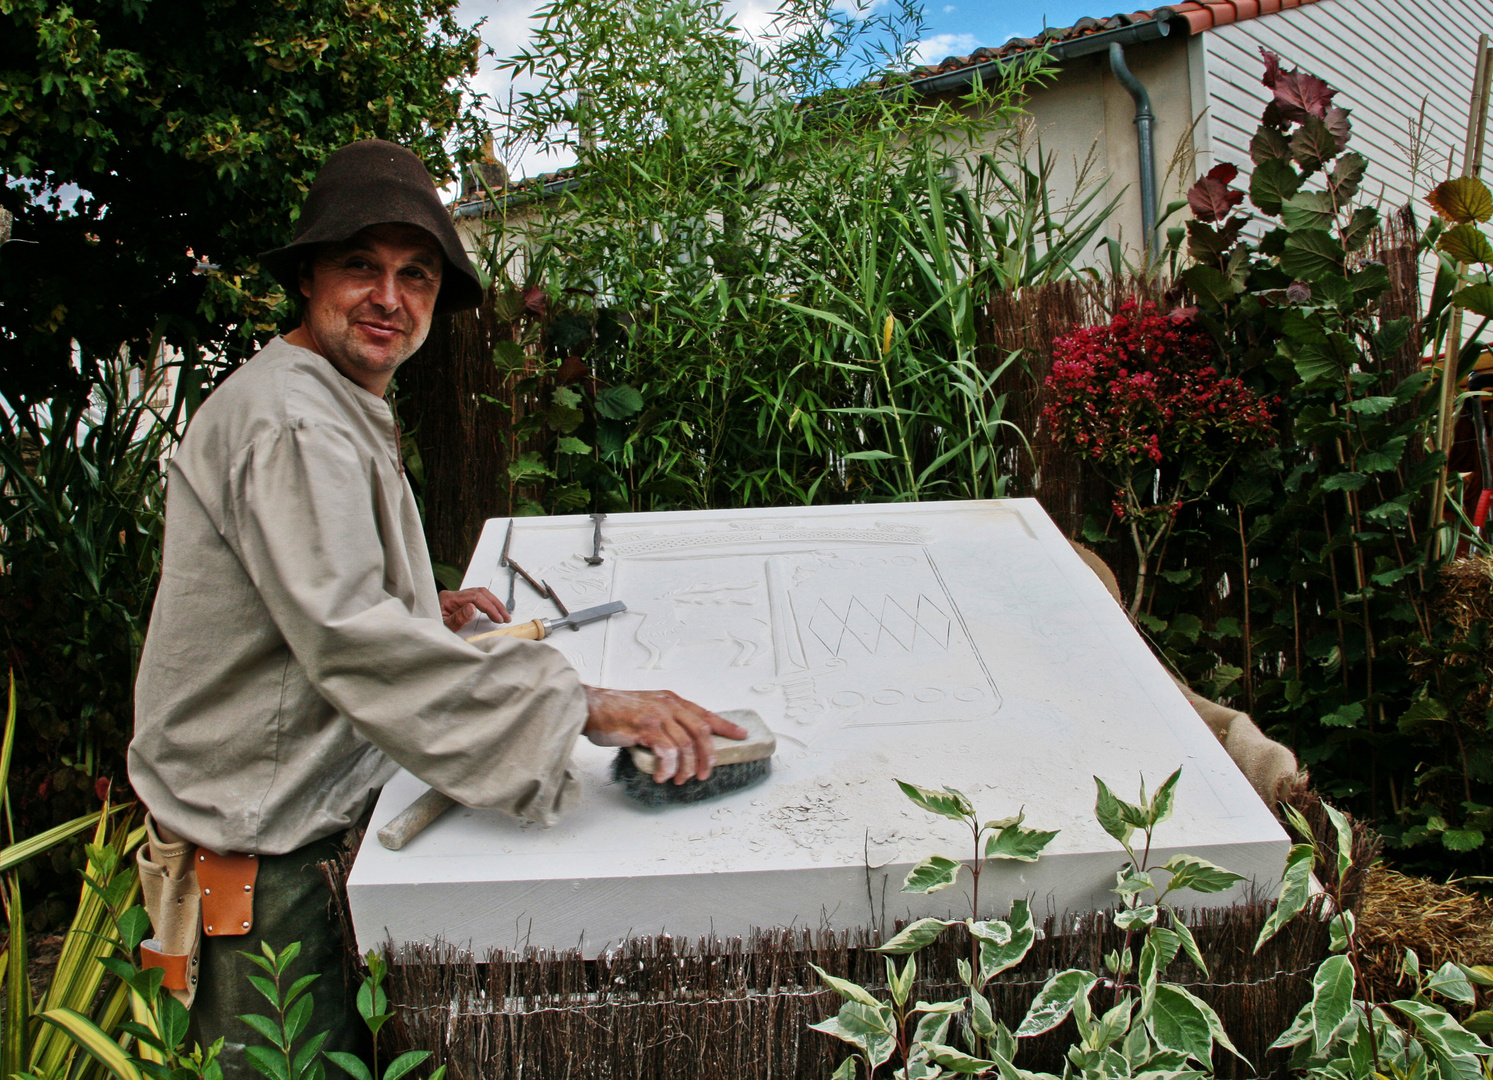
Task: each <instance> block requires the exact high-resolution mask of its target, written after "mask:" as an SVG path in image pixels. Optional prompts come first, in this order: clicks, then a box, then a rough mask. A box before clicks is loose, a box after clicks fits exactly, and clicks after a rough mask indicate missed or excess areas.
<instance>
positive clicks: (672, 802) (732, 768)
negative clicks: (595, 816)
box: [612, 747, 772, 806]
mask: <svg viewBox="0 0 1493 1080" xmlns="http://www.w3.org/2000/svg"><path fill="white" fill-rule="evenodd" d="M771 771H772V759H771V758H762V759H760V760H758V761H739V762H737V763H736V764H734V765H717V766H716V767H715V769H714V771H712V772H711V774H710V779H709V780H686V781H685V782H684V783H682V784H676V783H674V781H672V780H666V781H664V782H663V783H662V784H659V783H655V782H654V779H653V777H651V776H649V775H648V774H647V773H645V772H643V771H642V770H641V769H639V768H638V767H637V765H635V764H633V760H632V751H630V750H628V749H626V748H625V747H624V748H623V749H621V750H619V751H618V752H617V756H616V757H615V758H613V759H612V779H613V780H615V781H616V782H617V783H618V784H620V785H621V787H622V792H623V794H625V795H626V796H627V797H628V798H629V799H632V800H633V801H634V802H640V803H642V804H643V805H644V806H677V805H678V804H680V803H693V802H700V801H701V800H703V799H713V798H715V797H716V796H717V795H725V794H727V793H729V792H732V791H740V790H741V789H742V788H744V787H750V786H751V785H752V784H755V783H757V781H759V780H761V779H762V778H763V777H765V776H766V775H767V774H768V773H769V772H771Z"/></svg>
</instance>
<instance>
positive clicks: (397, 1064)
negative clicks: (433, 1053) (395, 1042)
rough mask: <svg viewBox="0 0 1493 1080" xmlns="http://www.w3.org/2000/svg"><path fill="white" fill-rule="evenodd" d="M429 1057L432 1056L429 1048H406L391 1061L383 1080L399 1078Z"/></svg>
mask: <svg viewBox="0 0 1493 1080" xmlns="http://www.w3.org/2000/svg"><path fill="white" fill-rule="evenodd" d="M428 1057H430V1051H429V1050H406V1051H405V1052H404V1053H402V1054H400V1055H399V1056H398V1057H397V1058H395V1059H394V1060H393V1061H391V1062H389V1067H388V1068H387V1069H385V1070H384V1077H383V1080H399V1078H400V1077H401V1076H404V1075H405V1074H406V1073H408V1072H409V1071H410V1070H411V1069H414V1068H416V1067H417V1066H419V1065H420V1064H421V1063H422V1062H423V1061H424V1060H425V1059H426V1058H428Z"/></svg>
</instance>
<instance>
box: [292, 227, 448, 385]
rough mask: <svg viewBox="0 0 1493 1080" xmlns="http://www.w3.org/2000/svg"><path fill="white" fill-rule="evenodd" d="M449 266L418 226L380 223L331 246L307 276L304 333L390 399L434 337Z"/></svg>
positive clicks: (338, 363) (340, 366) (313, 345)
mask: <svg viewBox="0 0 1493 1080" xmlns="http://www.w3.org/2000/svg"><path fill="white" fill-rule="evenodd" d="M444 265H445V264H444V261H443V259H442V257H441V249H440V248H439V246H437V244H436V242H435V240H434V239H433V238H432V237H431V236H430V234H429V233H427V232H426V231H425V230H424V229H419V228H416V227H415V226H413V225H373V226H370V227H369V228H366V229H364V230H363V231H362V232H360V233H358V234H357V235H355V236H354V237H353V238H352V239H351V240H347V241H345V242H344V243H340V244H325V245H323V246H322V247H321V249H320V250H319V251H318V252H317V253H316V256H315V257H314V259H313V260H312V264H311V269H310V273H309V274H307V273H304V272H303V273H302V275H301V292H302V294H303V295H304V296H305V297H306V311H305V316H304V318H303V319H302V322H301V330H302V331H304V332H305V334H306V335H307V336H308V337H309V338H310V343H309V344H310V346H311V348H312V349H313V350H314V351H315V352H318V353H320V354H321V355H322V356H325V357H326V358H327V359H328V360H330V361H331V362H332V366H333V367H335V368H336V369H337V370H338V371H340V372H341V373H342V374H343V375H345V376H347V378H349V379H351V380H352V381H353V382H355V383H357V384H358V385H359V386H361V387H363V389H365V390H368V391H371V392H372V393H375V394H382V393H383V392H384V390H385V389H387V388H388V385H389V379H390V378H391V377H392V376H393V374H394V370H395V369H396V368H397V367H399V365H400V364H402V363H404V362H405V361H406V360H408V359H409V357H410V354H411V353H413V352H414V351H415V350H416V349H418V348H419V347H420V345H421V344H422V343H423V342H424V341H425V335H426V334H427V333H429V332H430V317H431V314H432V312H433V311H434V309H435V300H436V295H437V294H438V293H439V292H440V291H441V271H442V269H443V267H444Z"/></svg>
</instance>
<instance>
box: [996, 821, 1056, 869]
mask: <svg viewBox="0 0 1493 1080" xmlns="http://www.w3.org/2000/svg"><path fill="white" fill-rule="evenodd" d="M1057 834H1058V831H1057V830H1056V829H1055V830H1053V831H1052V832H1045V831H1043V830H1041V829H1024V828H1022V827H1021V826H1020V825H1007V826H1006V827H1005V828H1004V829H1002V830H1001V831H1000V832H999V833H997V834H996V835H994V836H992V837H990V838H989V839H988V840H987V841H986V843H985V857H986V858H987V859H1015V860H1017V861H1018V862H1036V861H1037V859H1038V857H1039V856H1040V855H1041V854H1042V849H1043V848H1045V847H1046V846H1047V845H1048V844H1050V843H1051V842H1052V838H1053V837H1054V836H1056V835H1057Z"/></svg>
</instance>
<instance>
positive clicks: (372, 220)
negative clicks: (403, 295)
mask: <svg viewBox="0 0 1493 1080" xmlns="http://www.w3.org/2000/svg"><path fill="white" fill-rule="evenodd" d="M390 224H400V225H414V226H416V227H417V228H421V229H424V230H425V231H426V232H428V233H429V234H430V235H431V237H432V238H434V240H435V241H436V243H438V244H439V245H440V247H441V251H442V252H443V253H444V254H445V256H446V271H445V273H444V274H443V275H442V277H441V291H440V293H439V294H438V295H437V296H436V301H435V310H436V312H437V313H438V314H439V313H441V312H447V311H462V310H464V309H466V308H474V307H476V306H478V305H479V304H481V303H482V285H481V283H480V282H479V281H478V280H477V271H476V270H474V269H473V268H472V263H471V260H470V259H468V258H467V253H466V251H465V249H463V248H462V246H461V240H460V238H459V237H457V235H456V227H455V226H454V225H452V224H451V215H450V214H448V213H447V212H446V208H445V207H444V206H442V205H441V198H440V196H439V195H438V194H436V190H435V183H434V182H433V181H432V180H431V179H430V173H429V172H427V171H426V169H425V165H424V163H423V162H422V161H421V160H420V159H419V158H418V157H416V156H415V155H414V153H412V152H411V151H409V150H407V149H405V148H404V147H403V146H399V145H398V144H396V143H391V142H384V141H383V140H382V139H365V140H364V141H362V142H355V143H348V145H346V146H344V147H342V148H341V149H338V150H334V151H332V153H331V154H330V155H328V157H327V160H326V161H325V162H323V163H322V166H321V172H319V173H317V174H316V182H315V183H314V184H312V185H311V190H310V191H309V192H307V193H306V203H305V205H304V206H303V207H302V208H301V220H300V230H301V231H300V235H298V236H297V237H296V238H295V239H294V240H292V241H291V242H290V243H289V244H286V245H285V246H284V247H281V248H276V249H275V250H274V251H266V252H265V253H264V254H262V255H260V256H259V261H260V263H261V264H262V265H263V266H264V268H265V269H267V270H268V271H269V272H270V273H271V274H273V275H274V277H275V280H276V281H278V282H279V283H280V284H281V285H283V286H285V289H286V291H287V292H289V293H290V294H291V295H292V296H299V295H300V289H301V283H300V269H301V260H302V258H303V257H305V256H306V255H307V254H309V253H310V252H309V250H308V249H310V248H311V247H313V246H314V245H316V244H327V243H338V242H340V241H343V240H348V239H350V238H351V237H352V236H354V235H355V234H356V233H358V232H359V231H361V230H363V229H366V228H368V227H369V226H370V225H390Z"/></svg>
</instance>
